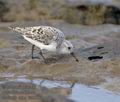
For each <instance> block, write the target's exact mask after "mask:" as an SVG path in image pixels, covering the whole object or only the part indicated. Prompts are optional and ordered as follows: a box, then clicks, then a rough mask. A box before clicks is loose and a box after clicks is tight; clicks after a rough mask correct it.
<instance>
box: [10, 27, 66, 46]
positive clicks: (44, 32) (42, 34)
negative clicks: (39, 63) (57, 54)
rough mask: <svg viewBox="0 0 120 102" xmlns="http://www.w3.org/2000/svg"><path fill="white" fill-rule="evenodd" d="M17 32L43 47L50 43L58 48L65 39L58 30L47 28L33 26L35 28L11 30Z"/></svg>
mask: <svg viewBox="0 0 120 102" xmlns="http://www.w3.org/2000/svg"><path fill="white" fill-rule="evenodd" d="M11 29H13V30H15V31H17V32H20V33H22V34H24V35H25V36H26V37H28V38H31V39H34V40H36V41H39V42H41V43H43V44H45V45H49V44H50V43H51V42H53V41H55V42H57V45H58V46H60V45H61V44H62V42H63V40H64V39H65V37H64V33H63V32H62V31H60V30H59V29H56V28H54V27H49V26H35V27H24V28H21V27H15V28H11Z"/></svg>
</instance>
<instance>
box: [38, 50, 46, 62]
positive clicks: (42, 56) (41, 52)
mask: <svg viewBox="0 0 120 102" xmlns="http://www.w3.org/2000/svg"><path fill="white" fill-rule="evenodd" d="M39 54H40V55H41V57H42V58H43V60H44V61H45V62H46V59H45V57H44V56H43V53H42V50H40V52H39Z"/></svg>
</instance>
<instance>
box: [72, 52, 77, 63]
mask: <svg viewBox="0 0 120 102" xmlns="http://www.w3.org/2000/svg"><path fill="white" fill-rule="evenodd" d="M70 54H71V55H72V56H73V57H74V58H75V60H76V62H79V60H78V59H77V58H76V56H75V54H74V53H73V52H71V53H70Z"/></svg>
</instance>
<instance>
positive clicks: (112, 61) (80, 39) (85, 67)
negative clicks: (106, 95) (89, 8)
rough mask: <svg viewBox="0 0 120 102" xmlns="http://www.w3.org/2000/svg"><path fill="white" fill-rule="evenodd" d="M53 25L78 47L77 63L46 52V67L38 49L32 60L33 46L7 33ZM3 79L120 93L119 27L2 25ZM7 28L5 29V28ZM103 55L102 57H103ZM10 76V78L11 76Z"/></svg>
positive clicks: (0, 55)
mask: <svg viewBox="0 0 120 102" xmlns="http://www.w3.org/2000/svg"><path fill="white" fill-rule="evenodd" d="M10 25H11V26H16V25H20V26H33V25H50V26H54V27H57V28H59V29H61V30H62V31H63V32H64V33H65V35H66V37H67V39H69V40H71V41H72V43H73V44H74V46H75V54H76V56H77V57H78V59H79V62H76V61H75V60H74V59H73V58H72V57H71V56H70V55H56V54H53V53H49V52H44V54H45V57H46V58H48V60H49V63H48V64H45V63H44V61H43V60H42V59H41V57H40V56H39V54H38V52H39V49H38V48H36V51H35V56H36V57H40V58H39V59H31V44H30V43H29V42H27V41H25V40H24V39H23V38H22V37H21V35H20V34H18V33H16V32H12V31H10V30H8V29H7V28H6V27H8V26H10ZM0 27H1V29H0V60H1V61H0V73H1V74H0V77H1V79H2V77H14V78H15V77H18V76H25V77H27V78H43V79H49V80H60V81H69V82H72V83H82V84H85V85H90V86H95V85H99V86H101V87H103V88H105V89H108V90H110V91H112V92H115V93H120V88H119V85H120V64H119V61H120V57H119V55H120V49H119V48H120V46H119V42H120V40H119V39H120V35H119V34H120V26H119V25H109V24H108V25H98V26H93V27H90V26H82V25H72V24H68V23H65V22H63V21H46V22H45V21H44V22H43V21H42V22H39V23H35V22H34V23H33V22H26V23H8V24H1V25H0ZM3 28H4V29H3ZM101 56H102V57H101ZM9 75H10V76H9Z"/></svg>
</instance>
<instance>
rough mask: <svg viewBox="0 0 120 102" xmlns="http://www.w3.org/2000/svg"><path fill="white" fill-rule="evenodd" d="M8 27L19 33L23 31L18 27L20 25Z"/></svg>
mask: <svg viewBox="0 0 120 102" xmlns="http://www.w3.org/2000/svg"><path fill="white" fill-rule="evenodd" d="M8 28H9V29H11V30H14V31H16V32H19V33H23V32H24V29H23V28H20V27H8Z"/></svg>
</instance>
